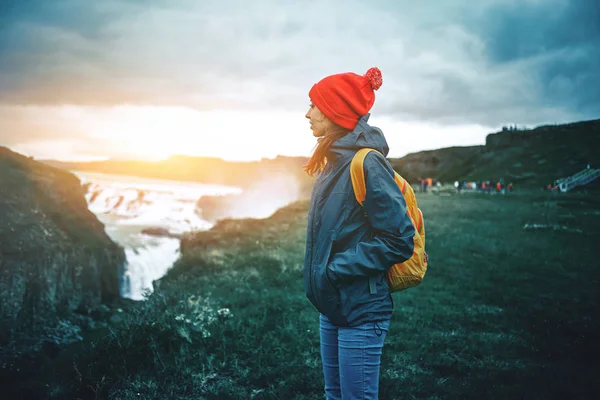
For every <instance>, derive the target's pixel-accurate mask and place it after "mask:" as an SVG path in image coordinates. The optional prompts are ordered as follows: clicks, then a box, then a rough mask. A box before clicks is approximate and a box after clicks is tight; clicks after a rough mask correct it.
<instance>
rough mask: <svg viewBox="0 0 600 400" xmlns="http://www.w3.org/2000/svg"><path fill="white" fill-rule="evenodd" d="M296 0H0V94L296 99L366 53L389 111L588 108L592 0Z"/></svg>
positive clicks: (559, 118)
mask: <svg viewBox="0 0 600 400" xmlns="http://www.w3.org/2000/svg"><path fill="white" fill-rule="evenodd" d="M298 3H299V2H286V3H285V4H282V3H281V2H276V1H270V0H262V1H256V2H252V3H251V4H250V3H249V2H244V1H235V0H232V1H226V0H224V1H222V2H198V1H191V0H177V1H171V2H167V1H160V0H154V1H152V2H135V1H122V0H121V1H116V0H112V1H103V2H89V1H83V0H81V1H76V0H57V1H52V2H50V1H41V0H37V1H31V0H29V1H25V0H20V1H18V2H15V1H12V0H9V1H8V2H6V1H5V2H4V3H3V4H4V5H3V6H2V7H3V8H1V9H0V103H5V104H51V105H54V104H86V105H88V104H91V105H113V104H122V103H129V104H158V105H176V104H183V105H189V106H192V107H196V108H198V109H210V108H223V107H225V108H226V107H239V108H244V109H261V108H262V109H269V108H273V109H285V110H291V109H294V110H296V109H297V108H298V107H303V106H304V103H305V101H306V93H307V91H308V88H309V87H310V85H312V83H313V82H314V81H316V80H318V79H319V78H320V77H322V76H324V75H327V74H330V73H335V72H341V71H347V70H353V71H355V72H364V71H366V70H367V69H368V68H369V67H371V66H373V65H377V66H379V67H380V68H381V69H382V71H383V73H384V87H383V88H382V90H381V91H380V93H378V102H377V103H376V109H374V111H377V112H379V113H382V114H386V115H389V116H392V117H395V118H401V119H405V120H420V121H436V122H439V123H444V124H462V123H477V124H482V125H486V126H495V127H497V126H500V125H501V124H505V123H512V122H515V123H519V124H537V123H544V122H564V121H568V120H575V119H583V118H597V117H598V115H599V114H600V94H599V93H600V91H598V90H594V88H597V87H600V75H599V74H600V73H599V72H598V71H600V56H599V47H600V45H599V43H600V23H599V22H598V21H600V5H599V4H600V3H599V2H597V1H593V0H587V1H571V2H566V1H563V0H550V1H545V2H542V1H536V0H523V1H517V0H481V1H479V2H474V1H466V0H462V1H456V2H452V3H451V2H446V3H441V2H440V3H439V4H437V5H436V6H435V7H434V6H431V5H429V6H428V5H425V4H419V3H417V2H409V1H401V2H398V1H393V2H392V1H384V0H380V1H374V2H372V3H371V5H370V6H369V7H365V6H364V2H359V1H348V2H344V3H343V4H344V7H340V4H341V3H340V4H334V3H331V2H313V1H309V2H302V4H298ZM550 118H553V120H551V121H549V119H550Z"/></svg>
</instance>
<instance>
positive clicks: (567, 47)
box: [473, 0, 600, 118]
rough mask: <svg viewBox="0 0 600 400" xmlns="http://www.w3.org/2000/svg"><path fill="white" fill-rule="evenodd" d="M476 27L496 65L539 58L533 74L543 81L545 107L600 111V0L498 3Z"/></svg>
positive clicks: (592, 114)
mask: <svg viewBox="0 0 600 400" xmlns="http://www.w3.org/2000/svg"><path fill="white" fill-rule="evenodd" d="M473 25H474V26H475V27H479V29H478V30H477V31H478V32H479V34H480V35H481V36H482V38H483V39H484V40H485V41H486V44H487V49H488V54H489V57H490V60H491V62H492V63H494V64H497V65H503V64H507V63H514V62H518V61H520V60H527V59H537V60H538V62H536V63H535V64H534V65H532V66H531V70H530V71H528V73H530V74H531V75H532V77H533V78H534V79H536V80H537V82H538V83H539V86H540V89H541V91H540V105H543V104H549V105H552V106H561V105H566V106H567V107H569V108H570V109H571V110H572V111H575V112H577V113H580V114H581V115H583V116H586V117H590V118H594V117H598V116H599V115H600V90H597V89H596V90H595V89H594V88H599V87H600V2H599V1H597V0H573V1H549V2H531V3H527V2H524V3H518V4H512V5H511V4H508V5H507V4H506V3H498V4H497V5H494V6H492V7H490V8H489V9H488V10H487V12H486V14H485V16H484V18H483V20H482V21H481V23H480V22H478V21H473Z"/></svg>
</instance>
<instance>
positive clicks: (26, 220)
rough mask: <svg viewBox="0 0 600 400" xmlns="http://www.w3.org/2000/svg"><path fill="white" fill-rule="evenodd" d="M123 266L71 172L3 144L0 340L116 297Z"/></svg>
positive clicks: (0, 157) (0, 150)
mask: <svg viewBox="0 0 600 400" xmlns="http://www.w3.org/2000/svg"><path fill="white" fill-rule="evenodd" d="M124 263H125V254H124V251H123V249H122V248H121V247H119V246H118V245H117V244H115V243H114V242H113V241H111V240H110V238H109V237H108V236H107V235H106V232H105V231H104V225H103V224H102V223H101V222H100V221H98V219H97V218H96V216H95V215H94V214H92V213H91V212H90V211H89V210H88V208H87V204H86V201H85V198H84V192H83V188H82V187H81V183H80V181H79V179H78V178H77V177H76V176H75V175H73V174H71V173H69V172H67V171H64V170H61V169H59V168H54V167H51V166H48V165H45V164H42V163H39V162H36V161H33V160H32V159H30V158H27V157H25V156H22V155H20V154H17V153H14V152H12V151H11V150H9V149H8V148H6V147H0V339H2V337H3V336H4V337H6V335H8V333H9V332H10V331H11V330H12V329H16V330H22V329H30V328H35V327H36V326H43V325H45V324H47V323H51V322H52V321H55V320H56V319H57V318H63V317H65V316H68V315H69V314H70V313H71V312H73V311H75V310H79V311H82V312H90V311H92V310H93V309H95V308H96V307H98V306H100V305H101V304H102V303H108V302H110V301H111V300H115V299H118V298H119V296H120V293H119V281H120V277H121V274H122V268H123V265H124ZM0 342H1V340H0Z"/></svg>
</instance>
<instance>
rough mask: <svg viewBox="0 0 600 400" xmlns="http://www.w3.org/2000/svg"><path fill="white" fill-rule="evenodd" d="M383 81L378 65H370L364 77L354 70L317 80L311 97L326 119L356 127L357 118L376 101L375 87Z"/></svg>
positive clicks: (348, 127) (347, 126)
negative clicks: (376, 66)
mask: <svg viewBox="0 0 600 400" xmlns="http://www.w3.org/2000/svg"><path fill="white" fill-rule="evenodd" d="M382 83H383V80H382V77H381V71H380V70H379V68H375V67H374V68H369V70H368V71H367V73H366V74H364V75H363V76H361V75H358V74H355V73H353V72H346V73H343V74H336V75H330V76H328V77H325V78H323V79H321V80H320V81H319V82H318V83H315V84H314V85H313V87H312V88H311V89H310V92H308V96H309V97H310V99H311V100H312V102H313V104H315V105H316V106H317V107H318V108H319V109H320V110H321V111H322V112H323V114H325V116H326V117H327V118H329V119H330V120H331V121H333V122H334V123H335V124H337V125H339V126H342V127H344V128H346V129H354V127H355V126H356V124H357V123H358V120H359V119H360V118H361V117H362V116H363V115H365V114H366V113H368V112H369V110H370V109H371V107H373V103H374V102H375V92H374V91H375V90H377V89H379V88H380V87H381V84H382Z"/></svg>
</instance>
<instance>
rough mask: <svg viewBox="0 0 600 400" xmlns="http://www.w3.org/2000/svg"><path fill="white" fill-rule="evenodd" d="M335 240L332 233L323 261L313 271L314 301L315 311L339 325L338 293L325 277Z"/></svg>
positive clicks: (334, 235) (334, 234)
mask: <svg viewBox="0 0 600 400" xmlns="http://www.w3.org/2000/svg"><path fill="white" fill-rule="evenodd" d="M336 239H337V232H336V233H332V235H331V239H330V240H329V244H328V246H327V248H326V251H325V252H324V253H323V259H322V260H323V261H322V262H321V263H319V267H318V268H316V269H315V271H314V273H315V276H314V281H315V286H316V292H315V300H316V304H315V306H316V308H317V310H318V311H319V312H320V313H321V314H323V315H325V316H327V317H328V318H329V319H330V320H331V321H332V322H333V323H334V324H335V323H336V322H338V323H339V317H340V314H339V309H340V292H339V290H338V289H337V288H336V287H335V286H334V285H333V283H332V282H331V281H330V280H329V278H328V277H327V265H328V264H329V260H330V259H331V255H332V251H333V245H334V242H335V240H336Z"/></svg>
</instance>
